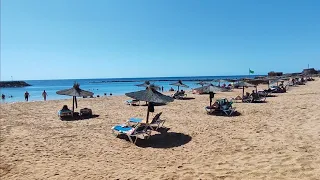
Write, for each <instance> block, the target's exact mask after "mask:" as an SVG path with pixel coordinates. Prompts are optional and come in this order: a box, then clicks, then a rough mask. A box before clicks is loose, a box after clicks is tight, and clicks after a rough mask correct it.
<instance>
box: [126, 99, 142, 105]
mask: <svg viewBox="0 0 320 180" xmlns="http://www.w3.org/2000/svg"><path fill="white" fill-rule="evenodd" d="M126 103H127V105H131V106H138V105H139V104H140V101H139V100H135V99H131V100H128V101H126Z"/></svg>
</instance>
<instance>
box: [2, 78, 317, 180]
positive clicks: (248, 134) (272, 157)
mask: <svg viewBox="0 0 320 180" xmlns="http://www.w3.org/2000/svg"><path fill="white" fill-rule="evenodd" d="M319 87H320V80H319V79H317V81H314V82H308V84H307V85H305V86H299V87H293V88H291V90H290V91H289V92H288V93H285V94H277V97H271V98H268V99H267V102H266V103H255V104H244V103H235V104H234V106H235V107H236V108H237V110H238V111H239V112H240V113H241V115H240V116H236V117H221V116H209V115H207V114H206V112H205V109H204V107H205V106H206V105H208V102H209V97H208V95H193V94H188V97H194V98H195V99H192V100H176V101H174V102H172V103H170V104H168V105H166V106H156V107H155V111H156V112H155V113H158V112H163V114H162V116H163V118H165V119H166V120H167V121H166V123H165V126H166V127H167V128H170V129H169V130H168V132H167V133H165V132H153V135H152V136H151V138H150V139H149V140H138V142H137V145H133V144H131V143H130V142H129V141H127V140H125V139H121V138H116V137H114V136H113V135H112V133H111V127H112V126H114V125H116V124H118V123H123V122H125V121H126V120H127V119H128V118H130V117H142V118H145V116H146V106H136V107H133V106H127V105H125V103H124V101H125V100H127V99H129V98H127V97H125V96H114V97H106V98H95V99H80V100H79V102H78V105H79V107H80V108H82V107H88V108H91V109H93V112H94V114H97V115H99V117H96V118H93V119H89V120H80V121H60V120H59V118H58V117H57V111H58V110H59V109H60V108H61V107H62V105H64V104H68V105H69V106H71V102H72V101H71V99H70V100H58V101H47V102H29V103H15V104H1V109H0V110H1V113H0V122H1V139H0V140H1V141H0V142H1V159H0V175H1V177H2V179H314V180H315V179H319V177H320V88H319ZM249 90H250V89H248V90H247V91H249ZM238 94H241V90H236V91H235V92H231V93H229V92H226V93H218V94H216V96H217V98H219V97H228V98H230V97H235V96H236V95H238ZM155 113H154V114H153V115H155Z"/></svg>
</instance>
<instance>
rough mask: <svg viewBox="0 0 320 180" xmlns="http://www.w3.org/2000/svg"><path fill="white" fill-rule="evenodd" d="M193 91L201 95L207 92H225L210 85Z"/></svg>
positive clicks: (223, 89)
mask: <svg viewBox="0 0 320 180" xmlns="http://www.w3.org/2000/svg"><path fill="white" fill-rule="evenodd" d="M193 90H195V91H198V92H201V93H202V94H208V93H209V92H225V91H227V90H226V89H225V88H221V87H217V86H214V85H212V84H210V85H207V86H202V87H198V88H195V89H193Z"/></svg>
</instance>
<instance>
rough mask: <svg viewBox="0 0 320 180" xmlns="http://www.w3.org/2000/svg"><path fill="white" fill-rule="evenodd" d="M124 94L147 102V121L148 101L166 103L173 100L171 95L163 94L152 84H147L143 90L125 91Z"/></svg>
mask: <svg viewBox="0 0 320 180" xmlns="http://www.w3.org/2000/svg"><path fill="white" fill-rule="evenodd" d="M126 96H128V97H131V98H133V99H137V100H139V101H146V102H148V112H147V123H148V120H149V108H150V106H151V104H150V103H168V102H173V100H174V99H173V98H172V97H170V96H166V95H163V94H161V93H160V92H158V91H157V90H156V89H155V86H153V85H149V86H148V87H147V88H146V89H145V90H141V91H136V92H130V93H126Z"/></svg>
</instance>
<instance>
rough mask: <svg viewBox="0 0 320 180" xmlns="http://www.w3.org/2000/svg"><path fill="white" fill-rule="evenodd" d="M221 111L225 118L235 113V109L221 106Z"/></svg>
mask: <svg viewBox="0 0 320 180" xmlns="http://www.w3.org/2000/svg"><path fill="white" fill-rule="evenodd" d="M221 111H223V112H224V113H225V114H226V115H227V116H231V115H232V114H233V113H234V112H235V111H236V108H233V107H231V106H228V105H224V106H222V108H221Z"/></svg>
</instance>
